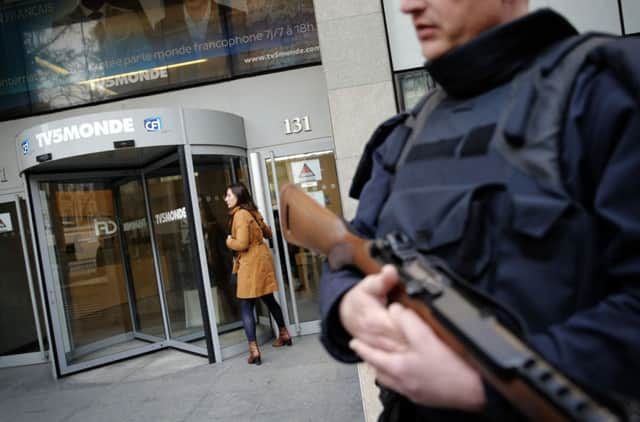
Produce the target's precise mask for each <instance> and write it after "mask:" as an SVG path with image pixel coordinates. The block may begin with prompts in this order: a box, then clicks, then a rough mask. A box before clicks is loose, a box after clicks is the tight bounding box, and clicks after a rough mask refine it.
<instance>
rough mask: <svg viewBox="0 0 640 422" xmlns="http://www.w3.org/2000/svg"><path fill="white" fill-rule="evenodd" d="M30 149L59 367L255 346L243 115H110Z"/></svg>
mask: <svg viewBox="0 0 640 422" xmlns="http://www.w3.org/2000/svg"><path fill="white" fill-rule="evenodd" d="M80 135H82V136H80ZM123 137H125V138H127V139H122V138H123ZM18 147H19V151H21V153H22V160H21V162H20V165H21V169H22V171H23V173H24V177H25V181H26V186H27V188H28V189H27V190H28V192H29V206H30V209H31V211H32V216H31V218H32V220H33V222H34V231H35V233H36V240H37V244H38V252H39V253H38V255H39V262H40V264H41V273H42V275H43V287H44V292H43V293H44V296H45V298H46V300H45V303H46V306H47V309H46V313H47V315H48V320H49V321H50V324H49V331H50V336H49V338H50V351H51V353H52V355H53V356H54V357H55V359H54V361H55V372H56V374H57V375H66V374H71V373H74V372H77V371H81V370H85V369H89V368H93V367H96V366H99V365H104V364H107V363H111V362H114V361H117V360H122V359H126V358H129V357H133V356H137V355H139V354H143V353H148V352H151V351H154V350H159V349H162V348H167V347H171V348H175V349H180V350H183V351H186V352H189V353H193V354H196V355H201V356H203V357H207V358H208V359H209V361H210V362H214V361H220V360H222V359H223V357H226V356H231V355H233V354H236V353H239V352H240V351H244V349H243V348H242V347H241V346H240V344H241V343H244V341H243V340H244V339H243V338H242V337H241V336H240V335H239V334H238V332H239V331H240V328H241V324H240V323H239V317H238V312H237V309H236V307H237V305H236V304H235V292H234V291H233V290H232V287H231V285H230V280H229V274H228V273H229V272H230V270H231V269H230V266H229V264H230V263H231V256H230V254H229V252H228V251H227V250H226V247H224V240H225V238H226V223H227V218H226V217H227V214H226V213H227V210H226V205H225V204H224V201H223V197H224V190H225V187H226V186H227V185H228V184H229V183H231V182H235V181H242V182H244V183H248V170H247V168H248V166H247V163H246V141H245V138H244V129H243V125H242V119H240V118H239V117H238V116H234V115H231V114H228V113H221V112H215V111H208V110H183V109H178V110H168V109H145V110H142V109H141V110H127V111H123V112H111V113H102V114H98V115H88V116H79V117H76V118H72V119H67V120H62V121H57V122H51V123H50V124H47V125H42V126H39V127H35V128H32V129H30V130H28V131H25V132H23V133H22V134H21V135H20V136H19V139H18ZM258 317H260V315H258ZM267 322H268V320H267ZM263 328H265V327H263ZM270 331H271V330H270V327H269V325H268V324H267V325H266V329H263V330H262V333H261V334H262V336H261V337H260V340H262V341H264V340H266V339H267V338H268V337H271V336H272V332H270ZM244 347H245V348H246V346H244Z"/></svg>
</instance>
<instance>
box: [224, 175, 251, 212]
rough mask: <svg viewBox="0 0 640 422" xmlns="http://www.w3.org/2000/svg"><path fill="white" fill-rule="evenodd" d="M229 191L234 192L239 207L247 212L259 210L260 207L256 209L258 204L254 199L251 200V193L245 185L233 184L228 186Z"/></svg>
mask: <svg viewBox="0 0 640 422" xmlns="http://www.w3.org/2000/svg"><path fill="white" fill-rule="evenodd" d="M227 189H229V190H230V191H231V192H233V194H234V195H235V196H236V198H238V203H237V206H239V207H240V208H243V209H245V210H247V211H257V210H258V207H256V204H255V203H254V202H253V198H251V193H249V189H247V187H246V186H245V185H244V184H243V183H240V182H237V183H232V184H230V185H229V186H227ZM225 191H226V190H225Z"/></svg>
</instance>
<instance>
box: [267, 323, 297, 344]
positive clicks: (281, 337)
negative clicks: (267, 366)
mask: <svg viewBox="0 0 640 422" xmlns="http://www.w3.org/2000/svg"><path fill="white" fill-rule="evenodd" d="M285 344H286V345H287V346H291V345H292V344H293V341H291V336H290V335H289V331H287V327H284V328H280V333H279V334H278V338H277V339H276V341H274V342H273V343H271V345H272V346H273V347H282V346H284V345H285Z"/></svg>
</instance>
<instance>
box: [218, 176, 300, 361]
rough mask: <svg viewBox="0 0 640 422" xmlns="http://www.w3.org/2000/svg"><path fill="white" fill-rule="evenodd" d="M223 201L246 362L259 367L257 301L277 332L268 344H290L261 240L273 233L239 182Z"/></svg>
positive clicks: (268, 252)
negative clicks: (228, 219) (246, 345)
mask: <svg viewBox="0 0 640 422" xmlns="http://www.w3.org/2000/svg"><path fill="white" fill-rule="evenodd" d="M224 201H225V202H226V203H227V207H228V208H229V209H230V210H231V211H230V215H231V234H230V235H229V236H228V237H227V247H228V248H229V249H231V250H233V251H234V252H235V253H236V257H235V258H234V264H233V272H234V273H236V274H237V278H238V288H237V291H236V296H237V297H238V299H240V308H241V310H242V323H243V325H244V331H245V333H246V335H247V340H248V341H249V359H248V361H247V362H248V363H255V364H256V365H260V364H261V363H262V360H261V359H260V350H259V349H258V345H257V343H256V321H255V318H254V314H253V311H254V308H255V304H256V299H257V298H259V299H261V300H262V301H263V302H264V303H265V304H266V305H267V308H269V312H270V313H271V315H273V318H274V319H275V320H276V323H277V324H278V328H279V329H280V332H279V335H278V338H277V339H276V341H274V342H273V343H272V344H271V345H272V346H273V347H280V346H284V345H285V344H286V345H287V346H291V345H292V344H293V343H292V341H291V336H290V335H289V332H288V331H287V326H286V325H285V323H284V318H283V317H282V310H281V309H280V306H279V305H278V302H276V299H275V297H274V296H273V292H275V291H276V290H278V284H277V283H276V274H275V271H274V270H273V260H272V259H271V251H270V250H269V248H268V247H267V245H266V244H265V243H264V241H263V240H262V239H263V238H270V237H271V236H272V233H271V229H270V228H269V226H267V225H266V224H265V222H264V219H263V218H262V216H261V215H260V213H259V212H258V209H257V208H256V206H255V204H254V203H253V199H251V195H250V194H249V191H248V190H247V188H246V187H245V186H244V185H243V184H242V183H234V184H232V185H230V186H228V187H227V193H226V196H225V198H224Z"/></svg>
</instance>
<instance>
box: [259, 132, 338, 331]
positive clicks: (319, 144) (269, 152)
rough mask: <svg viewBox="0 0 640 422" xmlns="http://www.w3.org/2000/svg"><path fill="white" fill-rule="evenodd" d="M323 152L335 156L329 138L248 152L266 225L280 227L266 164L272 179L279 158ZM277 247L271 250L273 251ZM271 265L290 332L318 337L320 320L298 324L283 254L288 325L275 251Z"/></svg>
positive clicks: (278, 261) (289, 269) (280, 273)
mask: <svg viewBox="0 0 640 422" xmlns="http://www.w3.org/2000/svg"><path fill="white" fill-rule="evenodd" d="M322 152H333V153H334V154H335V148H334V145H333V141H332V140H331V138H319V139H313V140H311V141H306V142H298V143H292V144H283V145H279V146H273V147H268V148H261V149H256V150H254V151H251V152H250V153H249V165H250V170H251V174H252V181H253V183H254V189H255V192H257V193H261V194H260V195H258V194H256V196H257V197H259V198H260V199H259V200H258V201H257V202H259V203H257V204H256V205H257V206H258V208H260V211H261V212H262V213H263V214H264V215H266V216H267V217H268V222H269V224H270V225H271V227H274V228H275V227H276V226H275V224H278V225H279V224H280V222H279V221H278V222H275V221H273V207H272V205H271V193H270V191H269V188H268V186H269V178H268V173H267V160H271V171H272V174H273V175H274V176H275V174H276V173H275V168H274V167H275V161H276V159H277V158H280V157H288V156H291V155H298V154H299V155H306V154H314V153H322ZM277 183H278V182H277V180H274V188H275V192H276V195H275V196H276V206H277V207H278V209H280V192H279V188H280V187H279V186H278V185H277ZM277 232H278V230H275V235H276V236H277ZM281 241H282V244H283V245H287V241H286V240H285V239H284V238H282V239H281ZM277 244H278V242H277V240H276V241H274V245H277ZM275 248H277V246H275V247H274V249H275ZM274 252H275V253H274V263H275V266H276V275H277V277H278V287H279V289H280V293H281V295H280V299H281V301H280V303H281V305H282V304H283V306H284V308H283V313H284V316H285V322H286V323H287V325H288V326H289V327H290V328H293V327H295V331H296V333H297V334H298V335H307V334H317V333H318V332H320V320H319V319H318V320H313V321H303V322H301V321H300V319H299V313H298V307H297V300H296V298H295V289H294V288H293V286H292V284H293V277H292V270H291V262H290V259H289V256H288V253H287V252H286V251H283V255H284V256H285V259H284V260H285V262H284V264H285V269H286V271H287V275H288V280H289V283H288V284H289V293H290V296H292V298H291V306H293V307H294V309H292V310H291V311H292V312H291V313H292V314H293V316H294V321H290V318H289V311H290V309H289V306H290V305H289V303H288V302H287V301H286V300H285V297H284V296H285V294H284V278H283V274H282V270H281V269H282V263H281V259H280V253H279V251H278V250H277V249H276V250H275V251H274Z"/></svg>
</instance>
